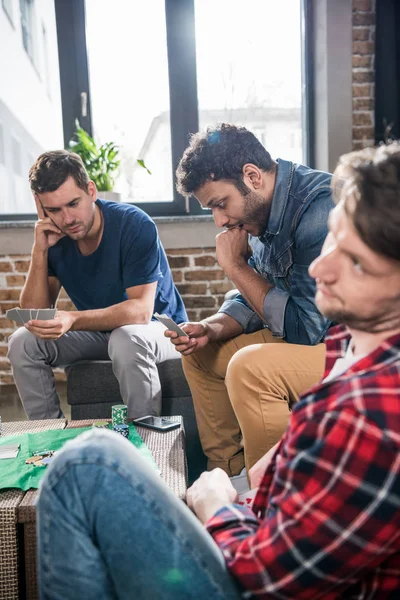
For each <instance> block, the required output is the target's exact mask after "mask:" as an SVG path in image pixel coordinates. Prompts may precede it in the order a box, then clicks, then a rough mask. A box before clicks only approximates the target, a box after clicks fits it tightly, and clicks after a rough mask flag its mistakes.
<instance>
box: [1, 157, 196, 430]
mask: <svg viewBox="0 0 400 600" xmlns="http://www.w3.org/2000/svg"><path fill="white" fill-rule="evenodd" d="M29 181H30V185H31V189H32V192H33V194H34V197H35V202H36V206H37V211H38V217H39V220H38V221H37V223H36V227H35V237H34V243H33V248H32V254H31V264H30V268H29V272H28V276H27V279H26V282H25V285H24V287H23V289H22V292H21V296H20V305H21V307H22V308H35V309H37V308H48V307H52V306H55V304H56V301H57V297H58V295H59V292H60V290H61V287H64V289H65V290H66V292H67V293H68V295H69V296H70V298H71V300H72V301H73V302H74V304H75V306H76V308H77V311H57V313H56V316H55V318H54V319H51V320H48V321H43V320H31V321H29V322H28V323H27V324H26V325H25V328H24V327H21V328H20V329H18V330H17V331H16V332H15V333H14V334H13V335H12V336H11V337H10V339H9V353H8V356H9V359H10V362H11V364H12V367H13V373H14V379H15V383H16V386H17V388H18V392H19V395H20V397H21V400H22V403H23V405H24V409H25V411H26V414H27V415H28V417H29V418H30V419H54V418H58V417H62V416H63V414H62V411H61V408H60V401H59V398H58V395H57V392H56V389H55V384H54V376H53V371H52V367H60V366H65V365H68V364H71V363H74V362H76V361H79V360H107V359H109V358H110V359H111V360H112V363H113V370H114V373H115V375H116V377H117V379H118V381H119V385H120V390H121V396H122V398H123V401H124V402H125V404H127V406H128V416H130V417H139V416H143V415H146V414H159V412H160V409H161V388H160V381H159V377H158V370H157V364H159V363H160V362H163V361H165V360H167V359H169V358H178V357H179V353H178V352H177V351H176V350H175V348H174V347H173V346H172V344H171V343H170V342H169V340H168V339H167V338H166V337H165V336H164V326H163V325H161V324H160V323H159V322H158V321H155V320H152V315H153V313H154V312H155V311H156V312H159V313H166V314H167V315H168V316H170V317H171V318H172V319H173V320H174V321H176V322H178V323H180V322H182V321H185V320H186V319H187V316H186V311H185V307H184V305H183V302H182V299H181V297H180V295H179V293H178V291H177V289H176V287H175V285H174V283H173V280H172V275H171V271H170V268H169V265H168V262H167V257H166V255H165V252H164V249H163V247H162V245H161V242H160V239H159V237H158V233H157V229H156V226H155V224H154V223H153V221H152V220H151V219H150V217H149V216H148V215H146V214H145V213H144V212H143V211H142V210H140V209H139V208H137V207H135V206H131V205H127V204H118V203H115V202H106V201H104V200H98V199H97V190H96V186H95V184H94V183H93V181H90V180H89V177H88V174H87V172H86V170H85V167H84V165H83V162H82V160H81V159H80V157H79V156H78V155H77V154H74V153H72V152H68V151H66V150H56V151H53V152H45V153H44V154H42V155H41V156H39V158H38V159H37V161H36V162H35V164H34V165H33V166H32V168H31V170H30V172H29Z"/></svg>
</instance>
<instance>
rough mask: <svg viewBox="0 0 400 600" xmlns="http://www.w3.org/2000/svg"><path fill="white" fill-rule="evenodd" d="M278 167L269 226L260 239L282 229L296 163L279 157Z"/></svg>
mask: <svg viewBox="0 0 400 600" xmlns="http://www.w3.org/2000/svg"><path fill="white" fill-rule="evenodd" d="M277 163H278V167H277V173H276V180H275V188H274V194H273V196H272V202H271V212H270V214H269V219H268V224H267V228H266V230H265V231H264V233H262V234H261V236H260V239H261V240H262V238H263V237H264V236H266V235H268V234H272V235H278V233H279V232H280V230H281V227H282V222H283V219H284V216H285V211H286V205H287V201H288V198H289V192H290V188H291V185H292V181H293V173H294V164H293V163H292V162H289V161H287V160H282V159H281V158H278V159H277Z"/></svg>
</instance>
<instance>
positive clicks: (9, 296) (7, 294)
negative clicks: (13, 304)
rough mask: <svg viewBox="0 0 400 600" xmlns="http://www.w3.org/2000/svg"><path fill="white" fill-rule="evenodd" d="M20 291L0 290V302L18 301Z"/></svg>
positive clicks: (12, 289)
mask: <svg viewBox="0 0 400 600" xmlns="http://www.w3.org/2000/svg"><path fill="white" fill-rule="evenodd" d="M20 293H21V291H20V290H17V289H15V288H10V289H6V290H0V300H16V301H18V300H19V295H20Z"/></svg>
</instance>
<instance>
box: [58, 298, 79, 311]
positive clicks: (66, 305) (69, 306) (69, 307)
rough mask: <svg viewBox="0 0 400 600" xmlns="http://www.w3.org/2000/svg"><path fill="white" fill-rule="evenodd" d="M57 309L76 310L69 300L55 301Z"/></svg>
mask: <svg viewBox="0 0 400 600" xmlns="http://www.w3.org/2000/svg"><path fill="white" fill-rule="evenodd" d="M57 309H58V310H76V308H75V306H74V304H73V303H72V301H71V300H64V299H61V300H58V301H57Z"/></svg>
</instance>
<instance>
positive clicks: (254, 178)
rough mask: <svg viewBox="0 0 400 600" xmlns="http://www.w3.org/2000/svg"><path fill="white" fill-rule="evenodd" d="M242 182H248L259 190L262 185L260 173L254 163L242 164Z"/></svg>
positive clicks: (247, 183)
mask: <svg viewBox="0 0 400 600" xmlns="http://www.w3.org/2000/svg"><path fill="white" fill-rule="evenodd" d="M242 173H243V182H244V183H245V184H246V185H247V186H248V185H249V183H250V184H251V186H252V187H253V188H254V189H255V190H259V189H260V188H261V187H262V173H261V171H260V169H259V168H258V167H256V165H253V164H252V163H247V164H245V165H243V168H242Z"/></svg>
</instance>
